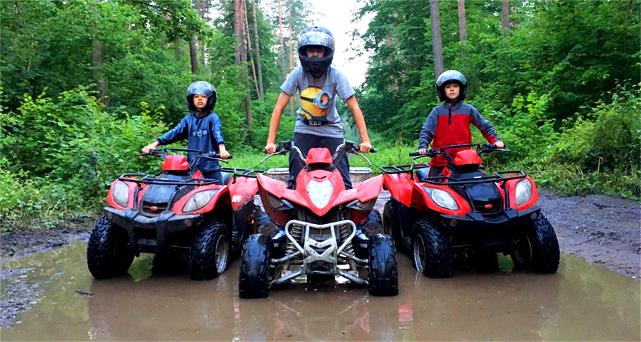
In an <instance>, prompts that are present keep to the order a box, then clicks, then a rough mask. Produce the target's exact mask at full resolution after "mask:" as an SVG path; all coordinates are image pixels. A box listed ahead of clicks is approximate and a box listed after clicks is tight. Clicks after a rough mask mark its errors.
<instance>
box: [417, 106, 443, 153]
mask: <svg viewBox="0 0 641 342" xmlns="http://www.w3.org/2000/svg"><path fill="white" fill-rule="evenodd" d="M437 116H438V109H437V108H434V109H432V111H431V112H430V114H429V115H428V116H427V119H425V123H424V124H423V127H422V128H421V133H420V134H419V136H418V153H420V154H422V155H424V154H426V153H427V146H428V145H429V144H430V143H431V142H432V139H433V138H434V132H436V122H437V119H436V118H437Z"/></svg>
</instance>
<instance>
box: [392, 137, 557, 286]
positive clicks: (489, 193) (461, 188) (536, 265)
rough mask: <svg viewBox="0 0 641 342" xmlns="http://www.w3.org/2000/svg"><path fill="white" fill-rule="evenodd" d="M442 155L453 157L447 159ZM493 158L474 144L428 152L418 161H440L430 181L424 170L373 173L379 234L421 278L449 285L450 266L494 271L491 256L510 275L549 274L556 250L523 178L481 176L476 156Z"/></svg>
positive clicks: (554, 267)
mask: <svg viewBox="0 0 641 342" xmlns="http://www.w3.org/2000/svg"><path fill="white" fill-rule="evenodd" d="M472 148H474V149H472ZM448 149H458V150H459V151H458V152H457V153H456V155H455V157H454V158H452V157H451V156H450V154H449V153H447V152H446V151H447V150H448ZM497 151H506V150H501V149H496V148H495V147H494V146H492V145H480V144H464V145H451V146H446V147H443V148H442V149H440V150H430V151H428V153H427V155H426V156H428V157H435V156H443V157H444V158H445V159H446V160H447V161H448V166H447V167H445V168H444V169H443V171H442V173H441V174H440V175H439V176H434V177H427V176H426V175H427V174H428V173H427V172H426V170H427V167H428V166H427V165H426V164H408V165H396V166H386V167H382V168H381V169H382V170H383V172H384V173H385V174H384V176H383V179H384V184H385V188H386V189H387V190H389V192H390V195H391V199H390V200H389V201H388V202H387V203H386V204H385V208H384V211H383V225H384V228H385V231H386V232H392V235H393V236H394V239H395V241H396V243H397V244H400V245H401V246H402V247H403V248H404V249H405V250H407V251H408V252H410V255H411V257H412V261H413V263H414V265H415V267H416V269H417V270H418V271H419V272H422V273H423V274H424V275H425V276H427V277H430V278H445V277H450V276H452V273H453V270H454V265H455V264H456V265H457V266H458V265H464V266H468V265H470V263H471V264H472V265H475V266H477V267H478V268H482V269H485V270H495V269H497V268H498V261H497V253H503V254H505V255H507V254H509V255H510V256H511V257H512V260H513V263H514V266H515V267H516V268H525V269H529V270H532V271H535V272H539V273H555V272H556V271H557V268H558V266H559V244H558V241H557V238H556V234H555V233H554V229H553V228H552V225H551V224H550V222H549V221H548V220H547V219H546V218H545V216H544V215H543V214H542V213H541V209H540V208H539V207H538V206H537V201H538V197H539V196H538V191H537V188H536V185H535V184H534V181H533V180H532V178H531V177H529V176H527V175H526V174H525V173H523V171H501V172H496V173H495V174H493V175H490V174H487V173H485V172H484V171H483V169H484V167H483V165H482V164H481V163H482V159H481V156H482V155H483V154H484V153H492V152H497ZM410 156H412V157H421V155H419V154H418V152H412V153H410ZM414 170H417V172H416V173H415V172H414Z"/></svg>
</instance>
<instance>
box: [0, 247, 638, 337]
mask: <svg viewBox="0 0 641 342" xmlns="http://www.w3.org/2000/svg"><path fill="white" fill-rule="evenodd" d="M85 250H86V243H85V242H83V241H75V242H72V243H71V245H70V246H67V247H63V248H58V249H55V250H53V251H50V252H47V253H39V254H34V255H32V256H29V257H25V258H21V259H16V260H13V261H9V262H7V263H6V265H5V266H6V269H5V272H4V273H3V276H4V279H3V281H2V288H1V290H2V293H3V299H7V298H6V296H10V293H11V291H12V287H13V286H14V284H17V283H25V284H29V285H30V286H32V288H31V289H30V290H29V291H32V292H33V293H34V294H37V295H36V296H34V299H33V302H26V303H24V304H25V306H26V307H27V308H28V309H27V310H26V311H25V312H24V313H21V314H19V315H18V317H17V320H16V322H15V325H14V326H13V327H6V328H3V329H2V330H0V334H1V335H0V339H1V340H2V341H14V340H236V341H246V340H302V339H305V340H346V339H349V340H450V339H457V340H461V339H463V340H470V339H471V340H486V339H492V340H495V339H499V340H639V339H640V336H641V335H640V327H639V325H640V323H639V322H640V312H639V311H640V309H639V308H640V283H639V281H638V280H635V279H631V278H630V277H626V276H623V275H621V274H618V273H615V272H612V271H609V270H607V269H606V268H604V267H602V266H598V265H593V264H588V263H586V262H585V261H584V260H583V259H580V258H577V257H573V256H569V255H565V254H564V255H563V256H562V260H561V266H560V268H559V271H558V273H557V274H553V275H539V274H533V273H526V272H512V265H511V261H510V260H509V258H506V257H501V258H500V271H498V272H495V273H490V274H483V273H475V272H459V273H457V274H456V275H455V276H454V277H453V278H450V279H440V280H434V279H428V278H425V277H423V276H422V275H417V274H416V272H415V271H414V269H413V268H412V267H411V264H410V262H409V259H408V258H407V256H406V255H402V254H401V255H399V258H398V264H399V283H400V294H399V296H397V297H390V298H382V297H372V296H369V295H368V294H367V289H364V288H350V287H346V286H345V285H343V286H327V287H321V288H306V287H305V286H304V285H297V286H291V287H289V288H287V289H279V290H274V291H272V292H271V294H270V296H269V298H266V299H259V300H241V299H239V298H238V268H239V267H238V266H239V265H238V260H236V261H235V262H234V263H233V264H232V265H231V267H230V269H229V270H228V271H227V272H226V273H225V274H223V275H222V276H221V277H219V278H217V279H215V280H212V281H204V282H198V281H192V280H190V279H189V277H188V276H187V275H177V276H156V275H152V274H151V272H150V264H151V256H150V255H143V257H141V258H137V259H136V260H135V261H134V264H133V265H132V267H131V269H130V272H129V273H130V275H129V276H126V277H121V278H117V279H111V280H103V281H97V280H94V279H92V277H91V275H90V274H89V272H88V271H87V267H86V263H85ZM12 270H16V271H15V273H14V272H13V271H12ZM3 314H4V313H3Z"/></svg>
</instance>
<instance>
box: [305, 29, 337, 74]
mask: <svg viewBox="0 0 641 342" xmlns="http://www.w3.org/2000/svg"><path fill="white" fill-rule="evenodd" d="M307 47H324V48H325V55H324V56H323V57H322V58H318V57H316V56H313V57H311V58H308V57H307V51H306V50H307ZM298 58H299V59H300V64H301V66H302V67H303V70H305V71H307V72H309V73H311V74H312V76H314V77H320V76H321V75H323V73H324V72H326V71H327V69H328V68H329V66H330V65H332V59H333V58H334V36H333V35H332V32H330V31H329V30H328V29H326V28H324V27H322V26H312V27H308V28H306V29H304V30H303V32H301V33H300V34H299V35H298Z"/></svg>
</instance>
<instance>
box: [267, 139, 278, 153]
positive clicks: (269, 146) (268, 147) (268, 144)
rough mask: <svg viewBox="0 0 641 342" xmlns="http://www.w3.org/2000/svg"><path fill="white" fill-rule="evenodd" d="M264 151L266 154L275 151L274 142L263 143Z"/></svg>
mask: <svg viewBox="0 0 641 342" xmlns="http://www.w3.org/2000/svg"><path fill="white" fill-rule="evenodd" d="M265 152H266V153H267V154H272V153H274V152H276V144H274V143H270V142H268V143H267V144H265Z"/></svg>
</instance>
